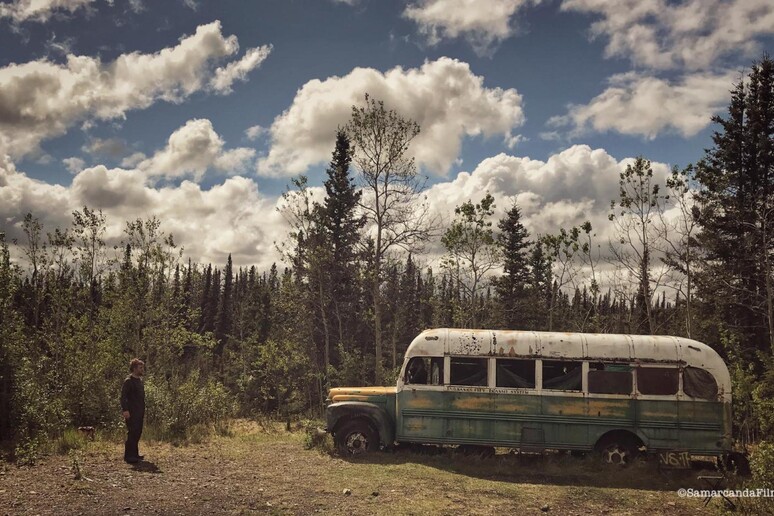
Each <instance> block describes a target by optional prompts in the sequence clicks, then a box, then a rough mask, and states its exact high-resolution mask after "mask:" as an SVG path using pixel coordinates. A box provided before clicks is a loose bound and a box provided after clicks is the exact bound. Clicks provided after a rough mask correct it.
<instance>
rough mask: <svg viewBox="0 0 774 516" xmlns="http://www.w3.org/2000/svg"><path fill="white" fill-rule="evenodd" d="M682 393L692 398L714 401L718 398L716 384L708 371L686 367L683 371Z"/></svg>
mask: <svg viewBox="0 0 774 516" xmlns="http://www.w3.org/2000/svg"><path fill="white" fill-rule="evenodd" d="M683 392H685V394H687V395H688V396H690V397H692V398H700V399H703V400H714V399H717V397H718V382H716V381H715V377H714V376H712V374H711V373H710V372H709V371H706V370H704V369H701V368H698V367H691V366H688V367H686V368H685V369H683Z"/></svg>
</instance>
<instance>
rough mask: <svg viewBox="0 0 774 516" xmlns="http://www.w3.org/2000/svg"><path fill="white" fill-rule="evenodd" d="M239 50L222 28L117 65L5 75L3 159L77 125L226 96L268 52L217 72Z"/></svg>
mask: <svg viewBox="0 0 774 516" xmlns="http://www.w3.org/2000/svg"><path fill="white" fill-rule="evenodd" d="M238 51H239V45H238V42H237V38H236V37H235V36H227V37H226V36H224V35H223V34H222V32H221V25H220V22H218V21H215V22H213V23H210V24H207V25H201V26H199V27H198V28H197V29H196V32H195V33H194V34H193V35H191V36H187V37H184V38H182V39H181V40H180V42H179V44H178V45H176V46H174V47H170V48H165V49H163V50H161V51H159V52H156V53H154V54H140V53H137V52H132V53H128V54H123V55H121V56H119V57H118V58H117V59H116V60H115V61H112V62H110V63H103V62H102V61H101V60H100V59H99V58H95V57H88V56H75V55H68V56H67V60H66V62H65V63H64V64H57V63H53V62H51V61H48V60H45V59H41V60H37V61H31V62H28V63H23V64H10V65H8V66H5V67H3V68H0V155H2V154H9V155H11V156H12V157H14V158H18V157H20V156H23V155H25V154H29V153H32V152H36V151H38V149H39V147H38V146H39V144H40V143H41V142H42V141H44V140H46V139H49V138H53V137H56V136H61V135H63V134H65V133H66V132H67V130H68V129H69V128H70V127H72V126H74V125H75V124H79V123H81V124H86V125H88V124H89V123H90V121H92V120H94V119H97V120H110V119H120V118H123V117H124V116H125V115H126V113H127V112H128V111H130V110H133V109H144V108H147V107H149V106H150V105H152V104H153V103H155V102H157V101H159V100H163V101H167V102H182V101H183V100H185V99H186V98H187V97H189V96H190V95H192V94H193V93H196V92H198V91H203V90H213V91H216V92H219V93H225V92H227V91H228V90H229V88H230V87H231V84H232V83H233V81H235V80H238V79H243V78H244V75H245V74H246V73H247V71H249V69H251V68H250V67H256V66H258V65H259V64H260V62H261V61H262V59H258V57H260V56H262V55H263V56H264V57H265V55H264V54H265V53H267V52H268V50H267V49H266V47H262V48H261V49H252V50H248V51H247V53H246V55H245V58H243V59H241V60H238V61H235V62H232V63H231V64H234V63H236V64H234V66H233V67H229V65H225V67H222V68H216V65H217V64H218V63H220V62H222V61H223V60H225V59H227V58H229V57H232V56H234V55H235V54H237V52H238ZM213 74H214V75H213Z"/></svg>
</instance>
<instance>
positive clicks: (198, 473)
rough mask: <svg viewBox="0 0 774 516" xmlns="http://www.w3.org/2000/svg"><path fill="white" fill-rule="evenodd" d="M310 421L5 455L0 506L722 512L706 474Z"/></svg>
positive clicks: (122, 510)
mask: <svg viewBox="0 0 774 516" xmlns="http://www.w3.org/2000/svg"><path fill="white" fill-rule="evenodd" d="M304 437H305V433H304V432H303V430H297V431H294V432H285V431H284V429H283V427H282V426H273V425H262V426H258V425H256V424H250V423H245V422H242V423H240V424H239V425H238V427H235V428H234V430H233V431H232V432H231V435H230V436H227V437H213V438H211V439H208V440H207V441H206V442H203V443H199V444H188V445H184V446H177V447H176V446H173V445H171V444H168V443H159V442H150V443H148V442H145V441H141V442H140V450H141V453H144V454H145V457H146V462H144V463H141V464H139V465H136V466H132V465H128V464H125V463H124V462H123V461H122V460H121V454H122V452H123V449H122V444H119V443H118V442H109V441H97V442H94V443H89V445H88V446H87V447H86V449H84V450H82V451H80V452H78V454H77V456H78V457H79V459H78V463H79V464H80V467H81V471H82V474H83V476H84V477H85V478H83V479H81V480H75V478H74V473H73V460H72V458H71V457H69V456H68V455H52V456H49V457H47V458H45V459H44V460H43V461H41V462H40V463H39V464H38V465H36V466H33V467H17V466H15V465H11V464H7V463H3V462H0V514H85V515H91V514H251V513H268V514H310V513H315V512H318V513H325V514H343V515H348V516H349V515H356V514H417V515H423V516H424V515H428V514H450V515H451V514H454V515H457V514H517V513H518V514H545V513H548V514H561V515H567V514H576V515H580V514H616V515H617V514H654V513H658V514H685V515H688V514H697V513H700V512H702V511H703V512H705V513H710V514H719V513H721V512H723V508H722V507H723V505H722V500H720V499H715V500H713V501H712V502H711V503H710V505H709V506H708V507H707V508H704V507H703V502H702V500H701V499H700V498H680V497H678V495H677V492H676V491H677V489H679V488H690V487H693V488H702V485H701V484H700V483H699V482H698V481H697V480H696V477H697V475H699V474H700V472H699V471H698V470H696V469H694V470H691V471H680V472H678V471H671V472H659V471H658V468H657V467H656V465H655V464H654V463H653V462H652V461H651V462H648V463H640V464H635V465H633V466H630V467H628V468H625V469H618V468H615V467H605V466H603V465H601V464H600V463H598V462H596V461H595V460H593V459H592V458H588V457H587V458H583V459H579V458H573V457H571V456H568V455H559V454H546V455H545V456H526V455H525V456H521V457H520V456H517V455H513V454H498V455H497V456H495V457H494V458H488V459H481V458H471V457H465V456H462V455H459V454H456V453H452V452H451V451H447V452H446V453H442V454H437V453H436V454H426V453H425V454H423V453H417V452H415V451H409V450H399V451H395V452H392V453H375V454H372V455H370V456H367V457H364V458H358V459H344V458H341V457H338V456H335V455H331V454H329V453H327V452H324V451H321V450H319V449H312V450H306V449H304V446H303V442H304Z"/></svg>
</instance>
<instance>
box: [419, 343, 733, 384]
mask: <svg viewBox="0 0 774 516" xmlns="http://www.w3.org/2000/svg"><path fill="white" fill-rule="evenodd" d="M444 355H476V356H495V357H496V356H504V357H522V358H546V359H576V360H594V361H620V362H628V363H632V362H634V363H642V364H646V363H658V362H661V363H680V364H684V365H687V366H692V367H700V368H702V369H705V370H706V371H708V372H710V373H711V374H712V375H713V376H714V377H715V380H716V381H717V382H718V387H720V389H722V391H723V392H725V393H729V394H730V393H731V377H730V375H729V373H728V368H727V367H726V364H725V363H724V362H723V359H722V358H720V355H718V354H717V352H716V351H715V350H714V349H712V348H711V347H709V346H707V345H706V344H702V343H701V342H697V341H695V340H691V339H686V338H682V337H669V336H662V335H615V334H603V333H560V332H541V331H517V330H467V329H456V328H437V329H432V330H425V331H423V332H422V333H420V334H419V335H418V336H417V337H416V338H415V339H414V340H413V341H412V342H411V344H410V345H409V347H408V349H407V350H406V358H407V359H409V358H411V357H414V356H444Z"/></svg>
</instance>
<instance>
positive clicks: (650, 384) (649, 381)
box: [637, 367, 679, 396]
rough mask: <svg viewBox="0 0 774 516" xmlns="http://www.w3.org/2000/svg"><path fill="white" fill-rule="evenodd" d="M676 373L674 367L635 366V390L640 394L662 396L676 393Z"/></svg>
mask: <svg viewBox="0 0 774 516" xmlns="http://www.w3.org/2000/svg"><path fill="white" fill-rule="evenodd" d="M678 374H679V373H678V370H677V368H676V367H639V368H637V390H638V391H639V393H640V394H659V395H664V396H669V395H674V394H677V387H678V385H679V377H678Z"/></svg>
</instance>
